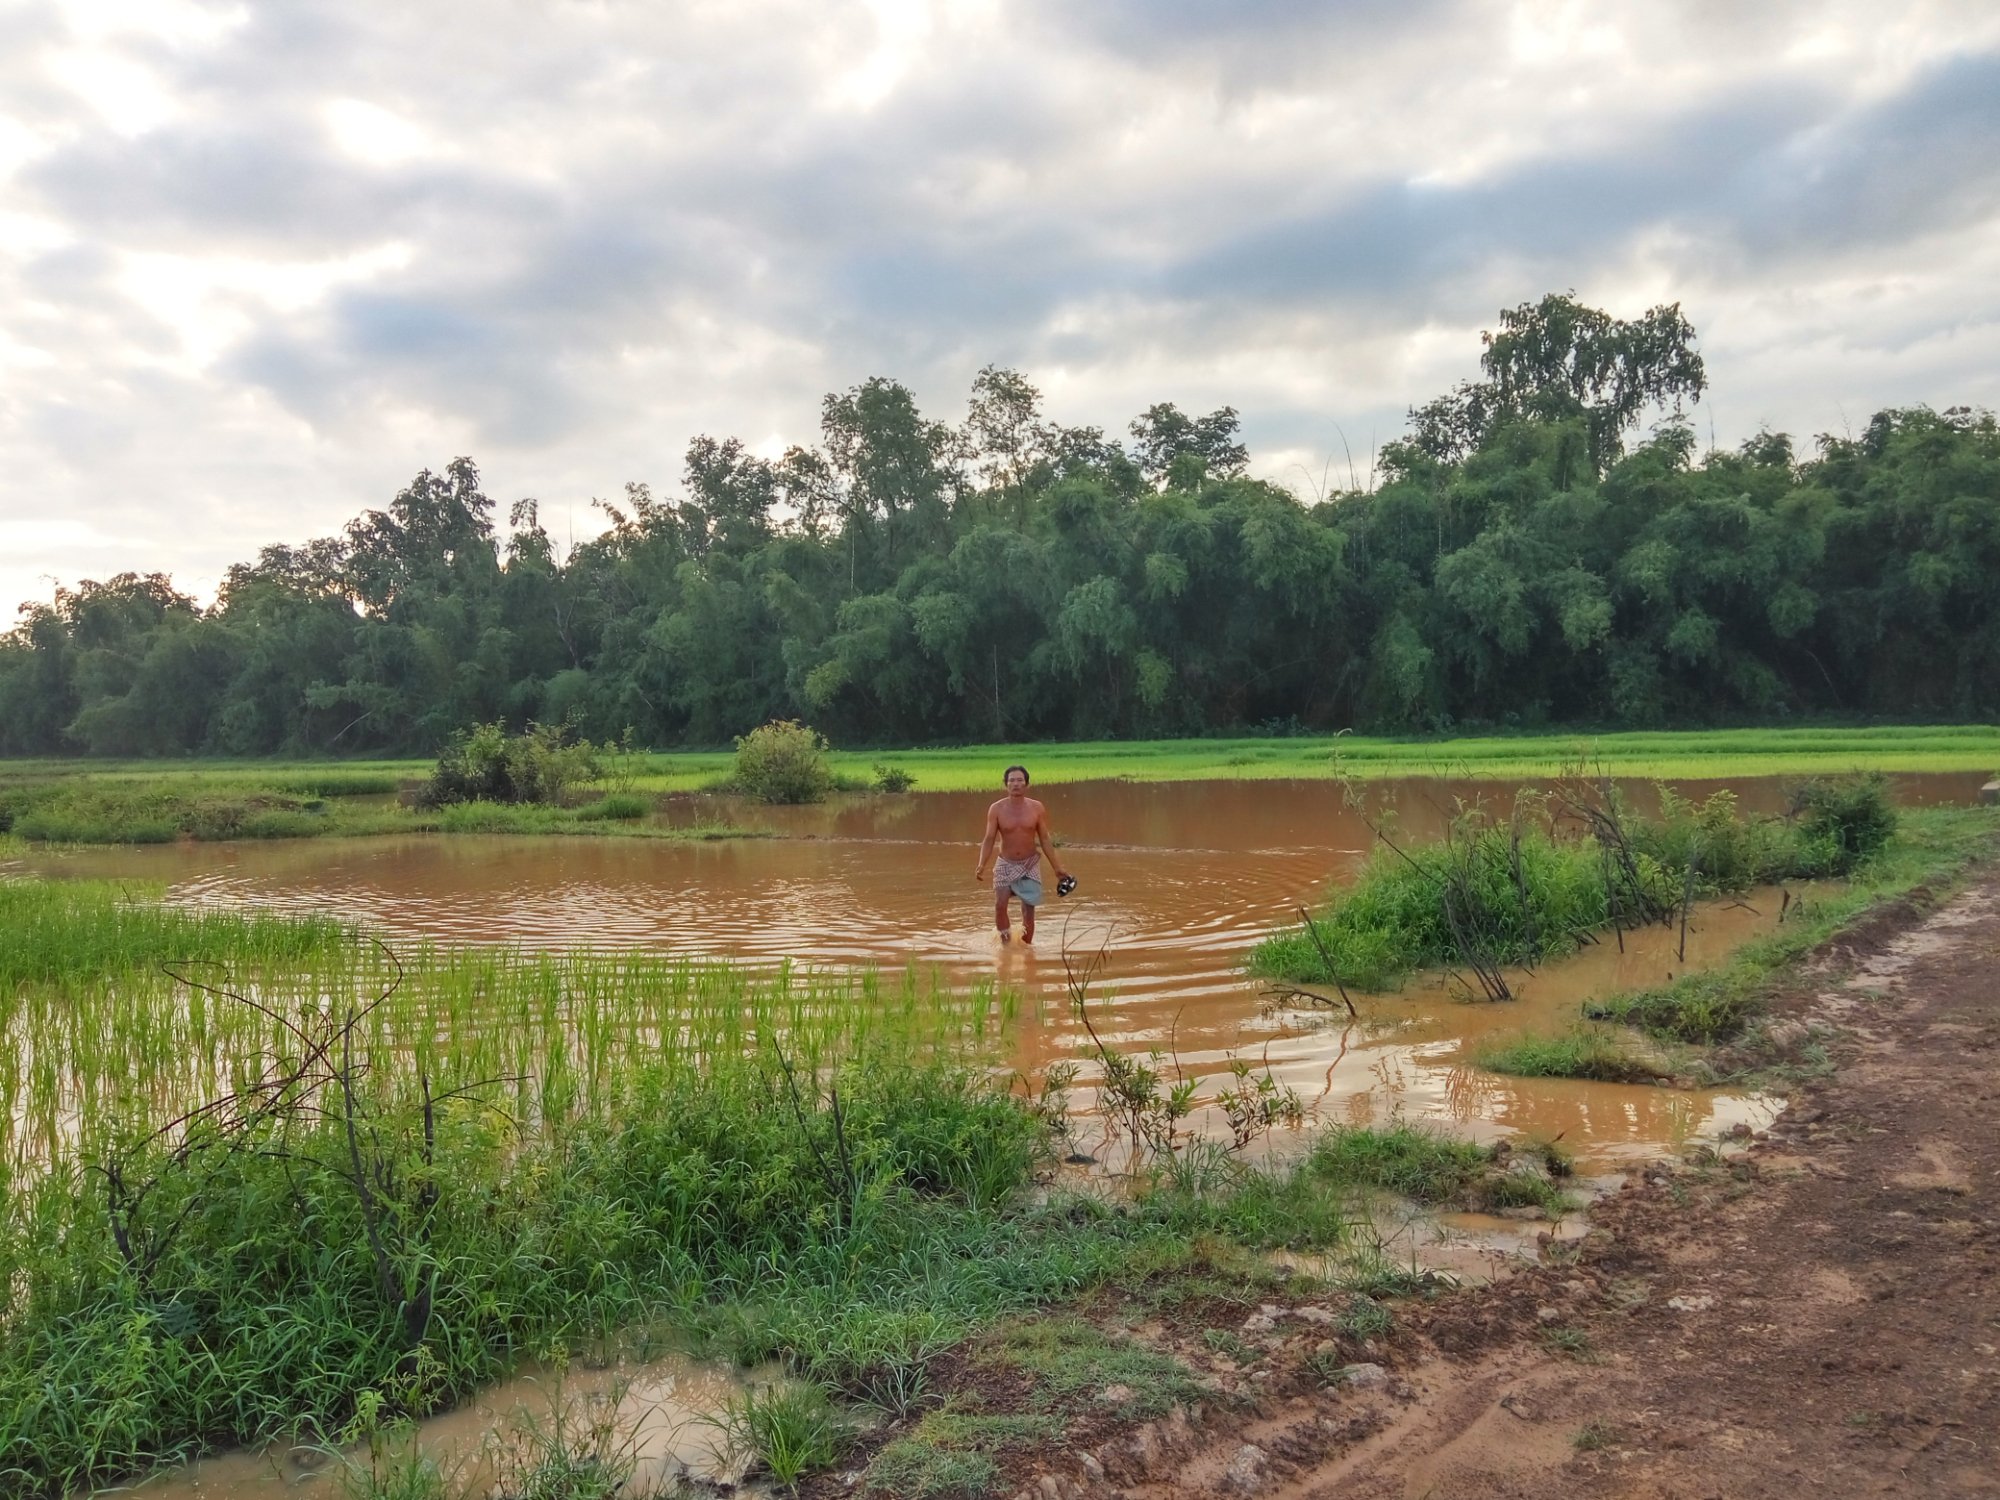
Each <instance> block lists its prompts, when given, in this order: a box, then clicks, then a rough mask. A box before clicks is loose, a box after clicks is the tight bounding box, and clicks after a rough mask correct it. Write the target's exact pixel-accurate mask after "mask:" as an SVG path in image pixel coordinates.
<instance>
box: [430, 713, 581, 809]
mask: <svg viewBox="0 0 2000 1500" xmlns="http://www.w3.org/2000/svg"><path fill="white" fill-rule="evenodd" d="M598 769H599V767H598V749H597V747H596V746H595V745H593V744H591V743H590V741H589V740H576V741H571V740H570V738H569V729H568V728H567V726H565V725H560V724H530V725H529V726H528V727H527V730H526V731H525V732H524V733H521V734H509V733H507V729H506V726H505V725H503V724H478V725H475V726H473V727H472V728H471V729H461V730H459V731H458V733H456V734H454V735H453V736H452V737H451V743H450V744H448V745H446V746H445V748H444V753H443V754H442V755H440V756H439V757H438V762H437V767H436V769H435V770H433V771H432V772H431V777H430V780H429V781H428V782H426V783H425V784H424V787H423V790H422V791H420V792H419V793H418V794H417V799H416V800H417V805H418V806H419V807H425V808H437V807H449V806H451V805H452V804H453V803H456V802H499V803H515V804H518V803H536V804H540V805H542V806H547V807H560V806H561V805H562V802H563V798H564V796H565V795H567V793H568V792H569V789H570V788H571V787H572V786H574V785H575V784H576V783H578V782H580V781H594V780H596V778H597V774H598Z"/></svg>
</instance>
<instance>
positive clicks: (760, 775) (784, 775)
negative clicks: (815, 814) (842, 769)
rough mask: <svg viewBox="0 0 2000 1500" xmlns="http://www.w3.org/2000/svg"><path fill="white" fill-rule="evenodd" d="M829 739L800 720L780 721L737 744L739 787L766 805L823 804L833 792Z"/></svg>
mask: <svg viewBox="0 0 2000 1500" xmlns="http://www.w3.org/2000/svg"><path fill="white" fill-rule="evenodd" d="M826 752H827V743H826V737H825V736H824V735H821V734H820V733H819V732H818V731H816V730H813V729H810V728H808V727H807V726H806V725H804V724H801V723H800V722H799V721H798V720H797V719H776V720H773V721H772V722H771V723H769V724H765V725H763V726H762V727H761V728H757V729H753V730H751V731H750V732H749V733H748V734H746V735H743V736H742V737H740V738H739V739H738V740H737V741H736V770H735V773H734V775H733V777H732V779H733V780H734V782H735V784H736V785H737V787H738V788H740V789H741V790H742V791H743V792H745V793H747V794H748V795H749V796H752V797H757V798H760V799H762V800H763V801H765V802H819V801H821V800H823V799H824V798H825V797H826V794H827V793H828V792H830V791H832V790H833V786H834V781H833V771H832V768H831V767H829V766H828V765H827V763H826Z"/></svg>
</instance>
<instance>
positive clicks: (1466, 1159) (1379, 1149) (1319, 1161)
mask: <svg viewBox="0 0 2000 1500" xmlns="http://www.w3.org/2000/svg"><path fill="white" fill-rule="evenodd" d="M1306 1162H1307V1170H1308V1171H1310V1172H1311V1173H1312V1175H1313V1176H1314V1177H1315V1178H1317V1179H1318V1180H1319V1181H1321V1182H1323V1183H1332V1184H1340V1185H1344V1186H1352V1187H1369V1188H1381V1189H1384V1190H1385V1191H1388V1192H1392V1193H1396V1194H1399V1195H1401V1196H1402V1197H1405V1198H1410V1199H1413V1200H1414V1201H1416V1202H1418V1203H1427V1204H1435V1203H1445V1202H1448V1201H1450V1200H1451V1199H1453V1198H1455V1197H1458V1196H1459V1195H1461V1194H1462V1193H1464V1192H1465V1191H1466V1190H1467V1189H1468V1188H1470V1187H1471V1186H1472V1184H1473V1183H1475V1182H1476V1181H1478V1179H1479V1178H1480V1177H1481V1176H1482V1175H1484V1174H1485V1173H1486V1172H1488V1171H1490V1170H1491V1168H1492V1165H1493V1158H1492V1154H1491V1153H1490V1152H1488V1151H1487V1150H1485V1149H1484V1148H1482V1147H1480V1146H1477V1145H1474V1144H1473V1143H1472V1142H1470V1141H1460V1140H1454V1139H1452V1138H1451V1137H1449V1136H1445V1135H1440V1134H1438V1133H1437V1132H1435V1131H1430V1130H1420V1129H1418V1128H1417V1127H1415V1126H1412V1125H1397V1126H1393V1127H1391V1128H1390V1129H1387V1130H1358V1129H1356V1130H1343V1129H1336V1130H1330V1131H1328V1132H1326V1133H1325V1134H1324V1135H1322V1136H1321V1137H1320V1138H1319V1139H1318V1140H1317V1141H1315V1142H1314V1143H1313V1147H1312V1150H1311V1151H1310V1152H1309V1153H1308V1154H1307V1158H1306Z"/></svg>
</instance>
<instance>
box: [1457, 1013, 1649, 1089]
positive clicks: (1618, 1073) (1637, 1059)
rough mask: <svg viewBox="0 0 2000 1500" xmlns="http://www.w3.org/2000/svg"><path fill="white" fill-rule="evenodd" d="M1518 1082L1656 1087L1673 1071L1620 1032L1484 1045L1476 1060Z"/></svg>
mask: <svg viewBox="0 0 2000 1500" xmlns="http://www.w3.org/2000/svg"><path fill="white" fill-rule="evenodd" d="M1472 1060H1473V1061H1474V1062H1476V1063H1477V1064H1478V1065H1479V1066H1480V1067H1482V1068H1485V1069H1486V1070H1487V1071H1489V1072H1493V1073H1509V1074H1512V1075H1513V1076H1515V1077H1517V1078H1589V1079H1595V1080H1596V1081H1598V1082H1600V1083H1656V1082H1658V1081H1659V1080H1660V1079H1662V1078H1665V1077H1668V1076H1669V1075H1670V1070H1669V1069H1667V1068H1664V1067H1662V1066H1661V1065H1660V1064H1659V1063H1657V1062H1655V1061H1653V1060H1652V1059H1650V1058H1647V1057H1643V1056H1641V1055H1639V1053H1638V1052H1636V1051H1635V1050H1634V1049H1633V1047H1632V1046H1631V1045H1630V1043H1628V1042H1627V1041H1625V1040H1624V1039H1622V1038H1620V1037H1619V1036H1618V1035H1616V1034H1615V1033H1614V1032H1612V1031H1610V1030H1608V1029H1607V1028H1605V1027H1601V1026H1576V1027H1573V1028H1572V1029H1570V1030H1569V1031H1566V1032H1563V1033H1562V1034H1561V1035H1559V1036H1548V1037H1544V1036H1524V1037H1518V1038H1516V1039H1514V1040H1513V1041H1509V1042H1503V1043H1496V1044H1493V1045H1489V1046H1485V1047H1480V1048H1478V1049H1477V1050H1476V1051H1475V1052H1474V1053H1473V1059H1472Z"/></svg>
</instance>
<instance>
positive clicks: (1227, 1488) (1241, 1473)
mask: <svg viewBox="0 0 2000 1500" xmlns="http://www.w3.org/2000/svg"><path fill="white" fill-rule="evenodd" d="M1270 1461H1271V1459H1270V1455H1269V1454H1267V1453H1266V1452H1265V1451H1264V1450H1263V1449H1262V1448H1259V1447H1258V1446H1257V1445H1256V1444H1255V1443H1245V1444H1244V1445H1243V1446H1242V1447H1241V1448H1238V1449H1237V1450H1236V1456H1235V1457H1234V1458H1232V1459H1230V1460H1229V1467H1228V1468H1227V1469H1224V1470H1223V1471H1222V1489H1223V1491H1224V1492H1225V1493H1226V1494H1231V1495H1254V1494H1256V1493H1257V1491H1258V1490H1260V1489H1262V1488H1263V1486H1264V1468H1265V1466H1266V1465H1267V1464H1269V1463H1270Z"/></svg>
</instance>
